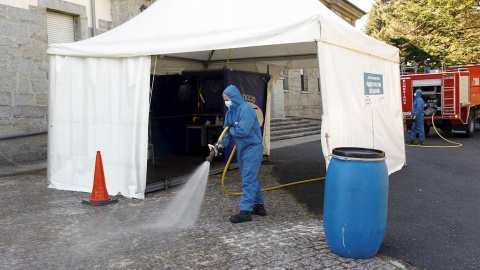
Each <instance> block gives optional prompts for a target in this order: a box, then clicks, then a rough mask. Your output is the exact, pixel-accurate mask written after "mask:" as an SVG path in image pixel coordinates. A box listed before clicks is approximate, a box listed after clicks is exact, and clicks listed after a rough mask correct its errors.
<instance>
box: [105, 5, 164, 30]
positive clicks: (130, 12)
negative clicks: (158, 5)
mask: <svg viewBox="0 0 480 270" xmlns="http://www.w3.org/2000/svg"><path fill="white" fill-rule="evenodd" d="M154 2H155V0H112V26H113V28H115V27H117V26H119V25H121V24H123V23H124V22H126V21H129V20H130V19H132V18H133V17H135V16H137V15H138V14H139V13H140V7H141V6H142V5H145V6H146V7H149V6H150V5H151V4H153V3H154Z"/></svg>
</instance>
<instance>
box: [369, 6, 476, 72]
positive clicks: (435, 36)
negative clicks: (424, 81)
mask: <svg viewBox="0 0 480 270" xmlns="http://www.w3.org/2000/svg"><path fill="white" fill-rule="evenodd" d="M365 32H366V33H367V35H370V36H372V37H375V38H377V39H379V40H382V41H384V42H386V43H388V44H391V45H393V46H396V47H398V48H399V49H400V59H401V61H402V62H404V63H415V64H417V65H418V66H419V67H421V68H423V67H439V66H440V65H441V64H442V63H445V64H447V65H448V64H456V63H473V62H480V3H479V0H375V4H374V5H373V7H372V10H371V11H370V14H369V17H368V21H367V25H366V27H365Z"/></svg>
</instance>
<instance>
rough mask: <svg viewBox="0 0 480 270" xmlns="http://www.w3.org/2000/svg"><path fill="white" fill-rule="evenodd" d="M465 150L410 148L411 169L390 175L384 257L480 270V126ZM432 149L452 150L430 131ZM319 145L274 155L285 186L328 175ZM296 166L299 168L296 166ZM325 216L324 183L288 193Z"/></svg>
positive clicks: (427, 266)
mask: <svg viewBox="0 0 480 270" xmlns="http://www.w3.org/2000/svg"><path fill="white" fill-rule="evenodd" d="M441 134H442V136H444V137H445V138H447V139H448V140H451V141H455V142H460V143H462V144H463V147H461V148H418V147H407V148H406V153H407V163H408V166H406V167H404V168H403V169H402V170H400V171H398V172H396V173H393V174H392V175H390V177H389V179H390V191H389V205H388V218H387V231H386V235H385V239H384V241H383V244H382V246H381V247H380V250H379V252H380V253H381V254H384V255H388V256H392V257H396V258H400V259H402V260H404V261H406V262H409V263H410V264H412V265H414V266H416V267H419V268H421V269H427V270H429V269H432V270H437V269H480V257H479V250H480V244H479V243H480V234H479V233H478V232H479V231H480V222H479V220H480V204H479V203H478V198H480V178H479V175H480V159H479V158H478V157H479V149H480V125H478V124H477V125H476V134H475V137H473V138H464V137H461V136H451V135H450V134H448V133H445V132H442V133H441ZM427 144H428V145H430V146H432V145H440V146H441V145H444V146H445V145H450V144H449V143H447V142H445V141H443V140H442V139H441V138H440V137H439V136H437V135H436V134H435V132H434V131H433V130H431V131H430V136H429V137H427ZM320 153H321V145H320V142H319V141H314V142H310V143H305V144H299V145H295V146H290V147H286V148H280V149H274V150H273V151H272V155H271V158H270V159H269V161H268V162H269V163H270V164H272V165H276V166H275V167H274V172H275V175H276V176H277V177H278V179H279V180H280V182H282V183H289V182H295V181H299V180H304V179H310V178H317V177H321V176H324V175H325V167H324V166H325V164H324V162H323V161H322V160H321V157H319V155H321V154H320ZM291 164H298V165H296V166H292V165H291ZM286 189H287V190H288V191H290V192H291V193H292V194H293V195H294V196H295V197H296V199H297V201H299V202H300V203H303V204H305V205H306V206H307V207H308V208H309V209H310V210H311V211H312V212H314V213H316V214H318V215H322V213H323V190H324V182H323V181H320V182H313V183H308V184H302V185H298V186H293V187H288V188H286Z"/></svg>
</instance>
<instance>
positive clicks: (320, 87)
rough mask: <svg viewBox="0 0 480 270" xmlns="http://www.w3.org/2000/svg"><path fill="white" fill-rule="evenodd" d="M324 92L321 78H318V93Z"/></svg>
mask: <svg viewBox="0 0 480 270" xmlns="http://www.w3.org/2000/svg"><path fill="white" fill-rule="evenodd" d="M321 92H322V85H321V84H320V78H318V93H321Z"/></svg>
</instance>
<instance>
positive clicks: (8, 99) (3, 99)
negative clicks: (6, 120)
mask: <svg viewBox="0 0 480 270" xmlns="http://www.w3.org/2000/svg"><path fill="white" fill-rule="evenodd" d="M0 105H9V106H10V105H12V93H10V92H0Z"/></svg>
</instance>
